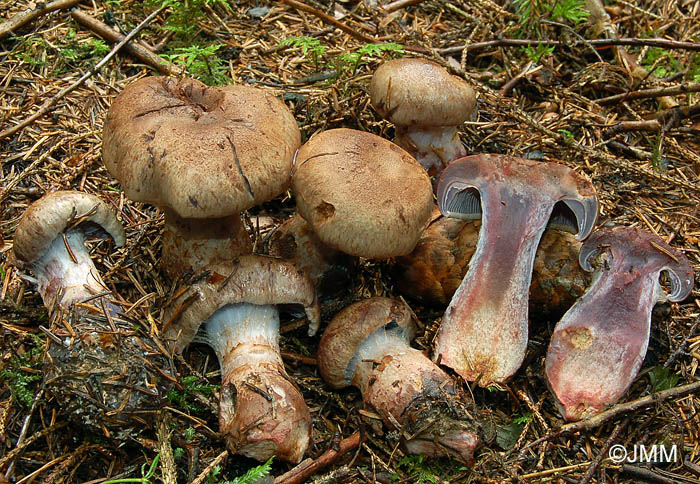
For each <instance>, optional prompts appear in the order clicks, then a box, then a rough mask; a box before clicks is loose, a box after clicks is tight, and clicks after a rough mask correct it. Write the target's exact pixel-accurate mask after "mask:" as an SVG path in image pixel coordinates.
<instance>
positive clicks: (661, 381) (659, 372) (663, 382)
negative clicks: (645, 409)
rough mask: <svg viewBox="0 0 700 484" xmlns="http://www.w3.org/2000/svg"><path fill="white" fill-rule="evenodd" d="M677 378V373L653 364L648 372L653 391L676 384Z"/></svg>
mask: <svg viewBox="0 0 700 484" xmlns="http://www.w3.org/2000/svg"><path fill="white" fill-rule="evenodd" d="M678 380H679V378H678V375H676V374H675V373H671V370H669V369H668V368H664V367H663V366H655V367H654V368H652V369H651V371H650V372H649V383H650V384H651V388H652V392H654V393H656V392H661V391H663V390H669V389H671V388H673V387H675V386H676V385H678Z"/></svg>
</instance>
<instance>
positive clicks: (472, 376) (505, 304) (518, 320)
mask: <svg viewBox="0 0 700 484" xmlns="http://www.w3.org/2000/svg"><path fill="white" fill-rule="evenodd" d="M509 205H511V206H510V207H508V210H509V212H510V213H511V214H512V213H513V211H514V210H518V208H520V209H521V211H523V212H525V210H526V204H518V203H513V204H509ZM490 208H491V210H493V212H492V213H491V214H488V215H487V214H484V221H483V224H482V226H481V232H480V236H479V241H478V242H477V246H476V251H475V252H474V256H473V257H472V259H471V261H470V263H469V270H468V271H467V274H466V275H465V276H464V280H463V281H462V284H461V285H460V286H459V288H458V289H457V291H456V292H455V294H454V296H453V297H452V300H451V302H450V305H449V306H448V308H447V311H446V312H445V317H444V319H443V322H442V325H441V327H440V332H439V333H438V337H437V348H438V350H437V352H438V353H437V355H436V357H437V358H439V359H441V362H442V363H443V364H446V365H448V366H449V367H451V368H454V369H455V371H457V373H459V374H460V375H461V376H462V377H463V378H464V379H465V380H468V381H477V380H478V383H479V385H481V386H488V385H489V384H491V383H493V382H502V381H504V380H505V379H507V378H508V377H509V376H510V375H512V374H513V373H515V372H516V371H517V369H518V368H519V366H520V364H521V362H522V361H523V359H524V358H525V350H526V349H527V334H528V288H529V287H530V281H531V279H532V267H533V264H534V260H535V253H536V251H537V245H538V243H539V241H540V236H541V234H542V231H543V230H541V229H540V228H542V227H544V226H545V225H546V224H547V219H548V218H549V212H548V211H534V212H532V211H531V213H529V214H528V213H522V214H518V215H517V216H509V214H508V213H506V210H505V209H502V208H501V207H500V206H499V204H493V206H492V207H490ZM494 212H495V213H494ZM487 216H488V217H493V220H494V222H493V223H489V221H487V220H486V218H487ZM535 219H540V220H535ZM533 227H537V228H538V230H533V229H532V228H533ZM504 234H505V235H504Z"/></svg>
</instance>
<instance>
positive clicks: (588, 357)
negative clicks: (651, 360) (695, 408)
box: [545, 227, 693, 420]
mask: <svg viewBox="0 0 700 484" xmlns="http://www.w3.org/2000/svg"><path fill="white" fill-rule="evenodd" d="M579 261H580V263H581V265H582V266H583V268H584V269H586V270H587V271H593V270H595V274H594V282H593V284H592V286H591V287H590V288H589V289H588V291H586V293H585V294H584V295H583V297H581V299H579V300H578V301H577V302H576V304H574V306H573V307H572V308H571V309H570V310H569V311H568V312H567V313H566V314H565V315H564V317H563V318H562V319H561V321H559V323H557V326H556V327H555V329H554V334H553V335H552V341H551V343H550V346H549V350H548V352H547V359H546V363H545V367H546V374H547V379H548V382H549V385H550V388H551V390H552V392H553V393H554V395H555V397H556V399H557V403H558V404H559V406H560V409H561V413H562V415H564V418H566V419H567V420H576V419H581V418H585V417H589V416H590V415H592V414H594V413H597V412H599V411H601V410H603V409H604V408H605V407H606V406H608V405H611V404H613V403H615V402H616V401H617V400H619V399H620V397H622V395H623V394H624V393H625V391H627V389H628V388H629V386H630V385H631V384H632V381H633V380H634V378H635V377H636V376H637V373H638V372H639V368H640V367H641V365H642V362H643V361H644V356H645V355H646V351H647V345H648V342H649V334H650V330H651V313H652V309H653V307H654V304H656V303H657V302H658V301H664V300H669V301H681V300H683V299H684V298H685V297H686V296H687V295H688V294H689V293H690V291H691V290H692V288H693V272H692V269H691V267H690V264H689V262H688V260H687V259H686V258H685V256H683V254H681V253H679V252H678V251H676V250H674V249H672V248H671V247H669V246H668V245H667V244H666V243H665V242H664V241H663V240H661V239H660V238H659V237H656V236H655V235H652V234H650V233H646V232H643V231H641V230H638V229H633V228H627V227H617V228H604V229H601V230H598V231H597V232H595V233H594V234H593V235H591V237H590V238H589V239H588V240H587V241H586V242H585V243H584V244H583V246H582V247H581V253H580V255H579ZM663 271H666V272H667V273H668V274H669V279H670V281H671V283H672V291H671V293H670V294H666V293H665V292H664V290H663V289H662V288H661V285H660V284H659V275H660V273H661V272H663Z"/></svg>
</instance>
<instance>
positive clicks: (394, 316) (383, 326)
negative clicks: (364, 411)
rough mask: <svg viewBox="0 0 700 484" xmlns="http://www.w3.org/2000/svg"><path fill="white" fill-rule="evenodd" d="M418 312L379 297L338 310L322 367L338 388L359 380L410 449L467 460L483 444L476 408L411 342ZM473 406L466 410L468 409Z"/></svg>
mask: <svg viewBox="0 0 700 484" xmlns="http://www.w3.org/2000/svg"><path fill="white" fill-rule="evenodd" d="M415 325H416V322H415V315H414V314H413V312H412V311H411V309H410V308H409V307H408V306H406V304H405V303H403V302H400V301H397V300H393V299H389V298H385V297H374V298H370V299H366V300H364V301H360V302H357V303H355V304H352V305H350V306H348V307H347V308H345V309H343V310H342V311H341V312H340V313H338V314H337V315H336V316H335V317H334V318H333V320H332V321H331V323H330V324H329V325H328V328H327V329H326V331H325V332H324V334H323V338H322V339H321V343H320V344H319V348H318V365H319V370H320V371H321V376H323V379H324V380H325V381H326V382H327V383H328V384H329V385H330V386H331V387H333V388H343V387H346V386H349V385H354V386H356V387H357V388H359V389H360V391H361V393H362V398H363V401H364V402H365V404H366V405H367V406H369V407H370V408H372V409H374V410H375V411H376V412H377V413H378V414H379V415H380V416H381V417H382V420H383V421H384V424H385V425H386V426H387V427H388V428H390V429H392V430H399V431H400V432H401V435H402V443H403V445H404V446H405V448H406V450H407V451H408V452H409V453H415V454H425V455H429V456H436V457H438V456H446V455H449V456H452V457H455V458H457V459H460V460H462V461H464V462H467V463H470V462H472V459H473V454H474V449H475V448H476V446H477V444H478V443H479V433H478V430H479V429H478V422H475V421H473V420H472V417H473V416H474V415H476V412H475V409H474V408H473V406H471V405H469V406H468V405H467V402H468V400H467V397H466V396H465V395H463V394H461V393H460V391H459V390H458V387H457V386H456V385H455V383H454V381H453V380H452V379H451V378H450V377H449V376H448V375H447V374H446V373H445V372H444V371H442V370H441V369H440V368H439V367H438V366H436V365H435V364H434V363H433V362H431V361H430V359H429V358H428V357H427V356H425V355H424V354H423V352H422V351H419V350H417V349H414V348H411V346H410V345H409V343H410V341H411V339H412V338H413V336H414V334H415V330H416V326H415ZM468 407H469V408H468Z"/></svg>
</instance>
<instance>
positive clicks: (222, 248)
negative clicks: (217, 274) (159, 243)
mask: <svg viewBox="0 0 700 484" xmlns="http://www.w3.org/2000/svg"><path fill="white" fill-rule="evenodd" d="M252 251H253V244H252V242H251V240H250V237H249V236H248V233H247V232H246V230H245V227H243V224H242V223H241V216H240V214H235V215H231V216H229V217H221V218H211V219H205V218H202V219H192V218H183V217H180V216H179V215H177V214H176V213H175V212H174V211H172V210H165V227H164V230H163V268H164V269H165V271H166V272H167V273H168V274H169V275H170V276H171V277H175V276H178V275H181V274H182V273H184V272H185V271H186V270H192V271H194V272H197V271H200V270H202V269H203V268H204V267H205V266H207V265H209V264H212V263H216V262H219V261H226V260H231V259H233V258H234V257H236V256H238V255H242V254H249V253H251V252H252Z"/></svg>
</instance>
